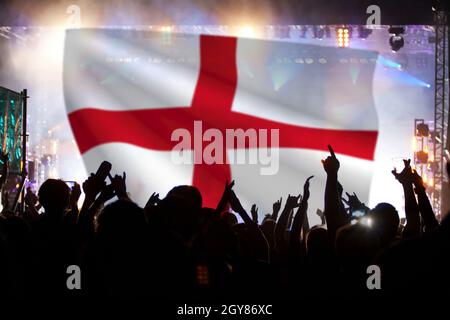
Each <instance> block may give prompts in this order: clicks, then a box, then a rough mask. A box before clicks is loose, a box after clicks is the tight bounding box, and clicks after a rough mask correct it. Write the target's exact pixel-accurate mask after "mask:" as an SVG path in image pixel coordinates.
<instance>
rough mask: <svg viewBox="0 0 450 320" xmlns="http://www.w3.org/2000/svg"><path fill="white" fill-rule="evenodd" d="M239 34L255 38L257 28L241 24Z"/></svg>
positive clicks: (239, 35)
mask: <svg viewBox="0 0 450 320" xmlns="http://www.w3.org/2000/svg"><path fill="white" fill-rule="evenodd" d="M237 36H238V37H243V38H254V37H255V29H254V28H253V27H252V26H241V27H239V29H238V31H237Z"/></svg>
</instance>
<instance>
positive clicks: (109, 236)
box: [96, 200, 146, 243]
mask: <svg viewBox="0 0 450 320" xmlns="http://www.w3.org/2000/svg"><path fill="white" fill-rule="evenodd" d="M145 227H146V221H145V217H144V210H143V209H142V208H140V207H139V206H138V205H137V204H135V203H134V202H131V201H128V200H117V201H115V202H113V203H111V204H109V205H107V206H106V207H105V208H104V209H103V210H102V211H101V213H100V214H99V215H98V217H97V228H96V231H97V234H98V236H99V237H100V238H101V239H103V240H106V241H113V242H115V243H116V242H126V241H128V240H132V239H136V238H140V237H141V236H142V235H143V234H144V232H145V230H146V228H145Z"/></svg>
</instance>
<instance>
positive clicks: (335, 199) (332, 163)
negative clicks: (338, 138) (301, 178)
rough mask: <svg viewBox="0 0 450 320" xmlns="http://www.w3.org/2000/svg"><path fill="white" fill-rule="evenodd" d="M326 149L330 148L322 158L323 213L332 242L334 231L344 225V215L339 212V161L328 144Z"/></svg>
mask: <svg viewBox="0 0 450 320" xmlns="http://www.w3.org/2000/svg"><path fill="white" fill-rule="evenodd" d="M328 149H329V150H330V156H328V157H327V158H326V159H325V160H322V164H323V168H324V170H325V172H326V173H327V181H326V185H325V210H324V215H325V218H326V222H327V228H328V235H329V237H330V241H331V242H332V243H334V239H335V236H336V231H337V229H338V228H340V227H341V226H343V225H345V219H343V218H344V217H342V214H341V212H340V209H341V200H340V197H339V190H338V171H339V167H340V163H339V160H338V159H337V158H336V154H335V153H334V150H333V148H332V147H331V146H330V145H328Z"/></svg>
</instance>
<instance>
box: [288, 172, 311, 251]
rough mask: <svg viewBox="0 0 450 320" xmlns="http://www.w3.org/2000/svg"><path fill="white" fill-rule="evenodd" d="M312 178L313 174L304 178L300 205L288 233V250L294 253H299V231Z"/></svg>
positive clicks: (303, 218) (302, 222)
mask: <svg viewBox="0 0 450 320" xmlns="http://www.w3.org/2000/svg"><path fill="white" fill-rule="evenodd" d="M312 178H313V176H310V177H309V178H308V179H306V182H305V184H304V186H303V198H302V201H301V202H300V206H299V207H298V209H297V213H296V214H295V218H294V221H293V223H292V228H291V232H290V235H289V251H290V252H291V254H294V255H297V254H300V253H301V241H300V233H301V230H302V227H303V224H304V221H305V217H307V211H308V199H309V195H310V193H309V181H310V180H311V179H312Z"/></svg>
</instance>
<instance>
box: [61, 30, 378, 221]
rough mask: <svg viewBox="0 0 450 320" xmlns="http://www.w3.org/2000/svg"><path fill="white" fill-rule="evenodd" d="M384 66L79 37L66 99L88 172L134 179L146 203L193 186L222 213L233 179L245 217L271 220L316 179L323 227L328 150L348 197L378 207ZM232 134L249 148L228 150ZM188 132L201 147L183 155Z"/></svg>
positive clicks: (185, 37) (257, 47)
mask: <svg viewBox="0 0 450 320" xmlns="http://www.w3.org/2000/svg"><path fill="white" fill-rule="evenodd" d="M376 59H377V53H376V52H371V51H364V50H354V49H343V48H332V47H323V46H316V45H306V44H299V43H294V42H286V41H269V40H256V39H247V38H236V37H226V36H213V35H194V34H179V33H167V32H163V33H160V32H152V31H148V30H112V29H78V30H69V31H67V33H66V40H65V51H64V96H65V102H66V108H67V112H68V117H69V121H70V124H71V127H72V131H73V134H74V136H75V139H76V141H77V144H78V147H79V150H80V152H81V154H82V156H83V160H84V163H85V166H86V170H87V171H88V172H95V171H96V169H97V168H98V166H99V164H100V163H101V162H102V161H103V160H108V161H110V162H111V163H112V164H113V172H117V173H121V172H122V171H125V172H126V173H127V183H128V189H129V192H130V194H131V197H132V199H133V200H135V201H136V202H137V203H138V204H140V205H144V204H145V202H146V201H147V199H148V197H149V195H150V194H151V193H152V192H159V193H160V194H162V195H163V194H165V193H166V192H167V191H169V190H170V189H171V188H172V187H173V186H176V185H181V184H192V185H195V186H197V187H198V188H199V189H200V191H201V193H202V196H203V204H204V206H208V207H215V206H216V204H217V202H218V200H219V198H220V196H221V193H222V191H223V188H224V185H225V180H231V179H233V180H235V181H236V185H235V187H234V189H235V191H236V193H237V195H238V196H239V197H240V199H241V201H242V203H243V205H244V207H246V208H247V209H249V208H250V206H251V205H252V204H253V203H255V204H257V206H258V207H259V212H260V214H265V213H270V212H271V210H272V203H273V202H275V201H276V200H277V199H279V198H280V197H283V201H284V199H285V198H286V196H287V195H288V194H291V195H292V194H299V193H300V192H301V191H302V185H303V183H304V181H305V179H306V178H307V177H308V176H310V175H314V176H315V178H314V179H313V180H312V181H311V188H310V189H311V198H310V201H309V208H310V209H309V216H310V218H311V219H313V223H314V222H317V221H318V220H317V218H313V217H314V212H315V211H316V209H317V208H320V209H323V195H324V189H325V179H326V175H325V172H324V170H323V167H322V164H321V161H320V160H321V159H325V158H326V157H327V156H328V155H329V153H328V149H327V145H328V144H330V145H332V146H333V148H334V150H335V152H336V154H337V157H338V158H339V160H340V162H341V169H340V171H339V181H340V182H341V184H342V185H343V187H344V189H345V190H346V191H348V192H356V193H357V195H358V197H359V198H360V199H361V200H362V201H365V202H366V203H367V201H368V197H369V190H370V183H371V177H372V172H373V167H374V166H373V164H374V162H373V160H374V154H375V147H376V142H377V136H378V117H377V113H376V110H375V106H374V102H373V97H372V80H373V74H374V68H375V62H376ZM180 130H181V131H180ZM233 132H234V134H235V135H238V134H241V135H243V136H241V138H242V137H243V139H244V140H242V141H243V143H230V144H228V143H227V142H230V139H229V137H228V134H229V133H230V134H232V133H233ZM180 133H181V134H185V135H186V134H187V135H189V136H190V139H191V140H190V141H188V142H186V141H183V147H182V148H179V146H180V143H181V142H182V141H181V135H180ZM220 134H222V136H220ZM227 137H228V138H227ZM234 138H236V136H235V137H234ZM234 138H232V140H234ZM242 141H241V142H242ZM234 142H236V141H234ZM220 147H223V148H220ZM221 149H222V150H221ZM205 155H209V156H210V157H211V156H212V157H213V159H216V160H218V161H216V162H211V161H210V160H211V159H209V160H208V159H205ZM176 159H178V160H180V159H188V160H189V159H190V160H191V161H176ZM220 160H223V161H220ZM240 160H241V161H240ZM242 160H243V161H242Z"/></svg>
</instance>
